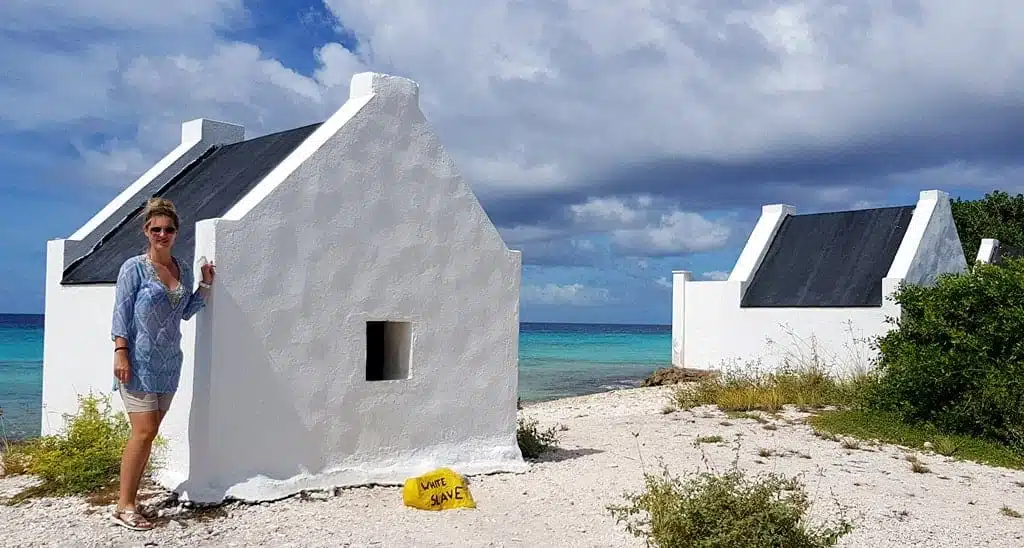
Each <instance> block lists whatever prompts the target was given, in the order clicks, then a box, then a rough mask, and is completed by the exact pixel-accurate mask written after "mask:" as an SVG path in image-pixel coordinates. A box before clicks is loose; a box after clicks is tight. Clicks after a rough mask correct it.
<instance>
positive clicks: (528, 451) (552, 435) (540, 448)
mask: <svg viewBox="0 0 1024 548" xmlns="http://www.w3.org/2000/svg"><path fill="white" fill-rule="evenodd" d="M516 439H517V440H518V441H519V451H520V452H522V454H523V457H524V458H528V459H535V458H537V457H539V456H541V455H543V454H544V453H546V452H548V451H550V450H551V449H554V448H555V447H557V446H558V431H557V429H556V428H555V427H553V426H552V427H551V428H548V429H547V430H540V429H539V428H538V427H537V420H536V419H529V420H524V419H519V426H518V427H517V428H516Z"/></svg>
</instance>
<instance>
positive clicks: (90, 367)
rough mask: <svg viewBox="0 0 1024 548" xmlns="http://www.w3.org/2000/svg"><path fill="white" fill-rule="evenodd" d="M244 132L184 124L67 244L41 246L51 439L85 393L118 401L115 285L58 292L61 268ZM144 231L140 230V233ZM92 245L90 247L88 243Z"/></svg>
mask: <svg viewBox="0 0 1024 548" xmlns="http://www.w3.org/2000/svg"><path fill="white" fill-rule="evenodd" d="M244 133H245V128H243V127H242V126H239V125H234V124H228V123H225V122H218V121H215V120H207V119H203V118H200V119H196V120H190V121H187V122H185V123H183V124H182V125H181V143H180V144H179V145H178V146H177V147H176V148H175V149H174V150H172V151H171V152H170V153H168V154H167V155H166V156H164V157H163V158H162V159H161V160H160V161H159V162H157V163H156V164H155V165H154V166H153V167H152V168H150V169H149V170H147V171H146V173H144V174H143V175H142V176H141V177H139V178H138V179H137V180H136V181H135V182H134V183H132V184H131V185H129V186H128V187H127V188H125V190H123V191H122V192H121V193H120V194H118V195H117V197H115V198H114V199H113V200H111V201H110V203H108V204H107V205H106V206H105V207H104V208H103V209H101V210H100V211H99V212H97V213H96V214H95V215H93V217H92V218H91V219H90V220H89V221H88V222H86V223H85V224H84V225H83V226H82V227H81V228H79V229H78V230H77V231H75V233H74V234H72V235H71V236H70V237H69V238H68V239H66V240H51V241H49V242H47V247H46V282H45V283H46V286H45V287H46V289H45V304H44V314H45V319H44V327H43V330H44V337H43V398H42V406H43V416H42V421H41V431H42V433H43V434H44V435H45V434H53V433H56V432H57V431H59V430H60V429H61V428H63V426H64V419H63V414H64V413H74V412H75V411H77V409H78V396H79V395H84V394H87V393H89V392H92V393H93V394H104V395H112V396H113V397H112V402H111V403H112V404H113V405H114V408H115V409H122V408H123V407H122V405H121V399H120V398H119V397H117V395H116V394H114V393H112V392H111V386H112V381H113V368H114V356H113V342H112V341H111V340H110V326H111V321H112V317H113V306H114V286H113V284H89V285H68V286H65V285H61V278H62V277H63V273H64V268H65V267H66V266H67V264H68V263H69V262H70V261H72V260H74V259H76V258H78V257H80V256H82V255H83V254H84V253H85V252H86V251H88V249H87V247H88V246H84V247H83V245H82V244H83V242H82V241H81V240H84V239H88V240H89V241H90V242H91V241H93V240H95V239H96V238H97V237H98V236H99V234H94V232H97V231H105V230H108V229H109V227H110V226H111V224H112V223H116V222H119V221H120V218H119V217H118V215H117V214H118V212H119V211H125V210H127V208H130V207H134V206H132V205H131V204H130V202H132V201H133V200H135V199H139V200H141V199H143V198H144V197H148V194H149V193H151V192H153V191H155V190H156V189H158V188H159V187H161V186H163V185H164V184H165V183H167V182H168V181H169V180H170V179H171V178H172V177H174V176H175V175H177V174H178V173H179V172H181V170H182V169H184V168H185V167H187V166H188V165H189V164H191V163H192V162H194V161H195V160H196V159H198V158H199V157H200V156H201V155H202V154H204V153H205V152H206V151H207V150H209V148H210V147H211V146H215V145H225V144H230V143H235V142H238V141H241V140H242V138H243V137H244ZM139 230H142V227H141V226H140V227H139ZM89 245H91V244H89ZM192 323H193V322H186V323H185V324H183V325H182V346H183V349H184V351H185V353H186V357H187V356H188V355H189V354H190V353H191V345H192V336H193V331H194V328H193V327H192Z"/></svg>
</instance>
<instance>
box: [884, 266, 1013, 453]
mask: <svg viewBox="0 0 1024 548" xmlns="http://www.w3.org/2000/svg"><path fill="white" fill-rule="evenodd" d="M895 300H896V301H897V302H898V303H899V304H900V305H901V306H902V314H901V318H900V319H899V320H896V321H893V320H890V321H891V322H893V323H895V325H896V329H894V330H892V331H890V332H889V333H888V334H887V335H885V336H883V337H881V338H880V339H879V342H878V347H879V359H878V365H877V373H878V381H877V383H876V384H875V386H874V387H873V388H872V389H871V390H870V391H869V393H868V404H869V406H870V407H871V408H873V409H876V410H882V411H891V412H894V413H896V414H898V415H899V416H900V417H901V418H902V419H903V420H904V421H907V422H909V423H932V424H934V425H935V426H936V427H938V428H939V430H941V431H945V432H950V433H959V434H965V435H969V436H980V437H985V438H989V439H993V440H997V441H999V442H1001V443H1006V444H1009V445H1011V446H1014V447H1017V448H1024V336H1022V333H1024V260H1019V259H1018V260H1014V259H1009V260H1007V262H1005V263H1004V264H1003V265H1001V266H993V265H985V264H977V265H974V266H972V267H971V268H970V269H969V270H968V272H966V273H964V274H956V275H943V276H940V277H939V279H938V281H937V283H936V284H935V285H933V286H918V285H909V284H908V285H903V286H901V288H900V289H899V290H898V291H897V292H896V294H895Z"/></svg>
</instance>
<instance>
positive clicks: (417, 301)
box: [161, 74, 526, 501]
mask: <svg viewBox="0 0 1024 548" xmlns="http://www.w3.org/2000/svg"><path fill="white" fill-rule="evenodd" d="M199 226H200V227H201V230H199V231H198V232H197V255H198V254H199V247H200V246H207V247H206V249H207V250H208V251H209V253H207V256H208V257H214V258H215V262H216V264H217V265H218V279H217V285H216V287H215V289H214V291H213V296H212V298H211V302H210V304H209V306H208V308H207V310H206V311H204V318H203V321H208V322H209V324H208V325H207V326H206V327H204V324H202V323H200V324H199V327H198V328H199V330H200V336H199V339H198V341H197V345H196V348H197V353H196V356H197V359H196V360H195V363H194V370H195V373H194V383H191V385H190V388H189V389H190V390H192V397H191V402H192V403H191V414H190V416H188V417H186V416H184V415H183V414H181V413H179V414H178V415H176V416H174V417H171V416H169V417H168V419H170V420H173V421H175V422H178V423H179V424H178V425H175V426H174V427H173V428H174V429H175V431H178V432H184V431H187V432H188V435H187V438H179V439H178V442H177V443H178V447H177V448H175V449H173V451H175V452H176V454H177V455H178V456H177V457H175V459H174V462H170V463H169V466H170V468H169V470H168V472H167V473H166V474H165V475H164V476H163V478H162V480H161V481H164V482H165V485H168V486H169V487H172V488H176V490H178V491H179V492H181V493H182V494H183V495H184V496H185V497H187V498H189V499H192V500H197V501H217V500H221V499H222V498H223V497H224V496H233V497H237V498H242V499H248V500H267V499H274V498H279V497H283V496H287V495H289V494H292V493H295V492H297V491H299V490H301V489H307V488H323V487H330V486H338V485H353V484H363V483H374V482H375V483H401V482H403V481H404V480H405V479H406V478H408V477H411V476H413V475H416V474H418V473H421V472H424V471H427V470H430V469H433V468H436V467H438V466H451V467H453V468H455V469H456V470H458V471H460V472H462V473H466V474H475V473H488V472H497V471H522V470H525V469H526V465H525V463H524V462H523V461H522V457H521V455H520V452H519V448H518V444H517V442H516V433H515V430H516V399H517V386H518V378H517V364H518V330H519V325H518V321H519V285H520V269H521V256H520V254H519V252H516V251H510V250H508V249H507V247H506V246H505V244H504V242H503V241H502V240H501V238H500V236H499V234H498V232H497V230H496V229H495V228H494V226H493V224H491V222H490V220H489V219H488V217H487V215H486V214H485V213H484V211H483V209H482V208H481V207H480V205H479V203H478V202H477V200H476V198H475V196H474V195H473V193H472V191H471V190H470V188H469V186H468V185H467V184H466V183H465V182H464V181H463V180H462V178H461V177H460V176H459V175H458V173H457V171H456V169H455V166H454V164H453V162H452V160H451V158H450V157H449V156H448V155H447V153H445V151H444V150H443V147H442V146H441V143H440V142H439V141H438V139H437V137H436V136H435V135H434V134H433V133H432V132H431V131H430V129H429V127H428V125H427V122H426V120H425V119H424V117H423V114H422V113H421V112H420V110H419V106H418V104H417V88H416V84H415V83H413V82H411V81H409V80H405V79H403V78H395V77H389V76H383V75H376V74H360V75H356V76H355V77H354V78H353V84H352V93H351V97H350V99H349V101H348V102H347V103H346V104H345V105H344V106H343V107H342V108H341V109H340V110H339V111H338V113H337V114H336V115H335V116H333V117H332V118H331V119H330V120H328V121H327V122H326V123H325V124H324V125H323V126H321V127H320V128H318V130H317V131H316V132H314V133H313V134H312V135H311V136H310V137H309V138H308V139H307V140H306V142H304V143H303V144H302V145H300V146H299V147H298V148H297V149H296V151H295V152H293V154H292V156H291V157H289V158H288V159H286V160H285V161H284V162H282V164H281V166H279V168H278V169H277V170H275V171H273V172H271V174H269V175H268V176H267V178H266V179H265V180H264V181H263V182H262V183H261V184H260V185H257V187H256V188H255V189H254V191H253V193H252V194H251V195H250V197H248V198H246V199H243V200H242V201H241V202H239V204H238V205H237V206H236V207H235V208H233V209H232V210H231V211H230V212H228V214H227V215H226V217H225V218H224V219H218V220H210V221H204V222H201V223H200V224H199ZM369 320H395V321H406V322H412V324H413V334H412V344H411V366H410V378H409V379H406V380H394V381H379V382H367V381H366V380H365V365H364V359H365V353H366V344H365V341H366V335H365V325H366V322H367V321H369ZM200 390H203V393H200ZM181 396H183V397H184V396H185V395H184V393H181ZM183 421H187V427H185V426H182V425H183V424H185V423H184V422H183ZM268 433H269V435H268ZM183 454H185V455H187V457H188V460H187V462H186V460H185V459H184V458H183V457H182V455H183Z"/></svg>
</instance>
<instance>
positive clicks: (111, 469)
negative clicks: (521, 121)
mask: <svg viewBox="0 0 1024 548" xmlns="http://www.w3.org/2000/svg"><path fill="white" fill-rule="evenodd" d="M65 419H66V426H65V428H64V430H63V431H61V432H60V433H58V434H57V435H53V436H45V437H41V438H35V439H32V440H28V441H26V442H24V443H21V444H17V445H12V446H11V447H10V450H9V451H7V452H6V453H5V455H4V465H5V469H6V473H7V474H9V475H13V474H21V473H24V474H31V475H34V476H38V477H39V478H40V479H41V480H42V483H41V484H40V485H39V486H38V487H36V488H33V489H31V490H30V491H31V494H34V495H49V496H62V495H81V494H88V493H92V492H94V491H97V490H99V489H102V488H104V487H107V486H109V485H110V484H111V483H113V482H116V481H117V480H118V475H119V472H120V468H121V453H122V452H123V450H124V446H125V444H126V443H127V442H128V437H129V435H130V433H131V426H130V425H129V423H128V418H127V417H126V416H125V415H124V413H114V412H113V411H112V410H111V407H110V401H109V398H105V397H96V396H92V395H89V396H84V397H80V398H79V411H78V413H77V414H75V415H66V416H65ZM156 445H159V444H156ZM151 462H152V461H151ZM26 494H28V493H26ZM23 498H25V497H24V496H20V497H15V499H23Z"/></svg>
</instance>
